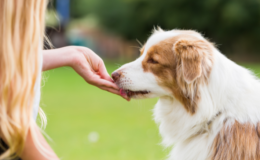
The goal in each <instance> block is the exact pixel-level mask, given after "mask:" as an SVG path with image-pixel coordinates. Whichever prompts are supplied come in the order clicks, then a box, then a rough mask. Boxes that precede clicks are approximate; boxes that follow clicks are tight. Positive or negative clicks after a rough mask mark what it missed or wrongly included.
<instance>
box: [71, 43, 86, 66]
mask: <svg viewBox="0 0 260 160" xmlns="http://www.w3.org/2000/svg"><path fill="white" fill-rule="evenodd" d="M68 54H69V56H68V60H69V61H68V66H70V67H72V68H76V67H77V66H79V65H81V64H82V60H83V59H84V55H83V54H82V50H81V49H80V47H69V49H68Z"/></svg>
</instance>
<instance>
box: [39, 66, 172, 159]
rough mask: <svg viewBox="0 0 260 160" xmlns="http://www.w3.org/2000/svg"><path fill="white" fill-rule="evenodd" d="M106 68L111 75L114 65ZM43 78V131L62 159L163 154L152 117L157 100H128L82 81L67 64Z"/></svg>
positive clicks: (149, 157)
mask: <svg viewBox="0 0 260 160" xmlns="http://www.w3.org/2000/svg"><path fill="white" fill-rule="evenodd" d="M106 66H107V69H108V71H109V73H111V72H112V71H113V70H115V69H116V68H117V66H118V65H116V64H113V63H109V64H106ZM43 77H44V79H45V80H44V81H45V82H43V87H42V100H41V107H42V108H43V109H44V111H45V113H46V115H47V118H48V125H47V128H46V133H47V134H48V135H49V136H50V137H51V138H52V141H51V142H50V144H51V146H52V147H53V149H54V150H55V152H56V153H57V154H58V156H59V157H61V158H62V159H63V160H71V159H77V160H83V159H84V160H85V159H90V160H144V159H145V160H146V159H147V160H148V159H149V160H158V159H164V158H165V156H166V155H167V152H166V151H165V150H164V149H163V148H162V147H161V146H160V144H159V143H160V140H161V138H160V136H159V133H158V128H157V126H156V124H155V123H154V121H153V117H152V108H153V106H154V104H155V103H156V99H148V100H132V101H131V102H127V101H126V100H124V99H122V98H121V97H119V96H116V95H113V94H111V93H108V92H105V91H102V90H100V89H98V88H96V87H93V86H91V85H89V84H87V83H86V82H85V81H84V80H83V79H82V78H81V77H79V76H78V75H77V74H76V73H75V72H74V71H73V70H72V69H71V68H59V69H55V70H51V71H48V72H46V73H44V76H43ZM91 135H92V139H91V138H90V137H89V136H91ZM93 135H94V140H93ZM95 136H96V137H95ZM97 136H98V138H97ZM95 139H98V140H97V141H96V142H95Z"/></svg>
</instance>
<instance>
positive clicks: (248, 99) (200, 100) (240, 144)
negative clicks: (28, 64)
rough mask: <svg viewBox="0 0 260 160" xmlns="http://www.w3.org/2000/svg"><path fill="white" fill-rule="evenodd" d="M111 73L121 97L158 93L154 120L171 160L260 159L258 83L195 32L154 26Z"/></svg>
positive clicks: (253, 76)
mask: <svg viewBox="0 0 260 160" xmlns="http://www.w3.org/2000/svg"><path fill="white" fill-rule="evenodd" d="M140 52H141V55H140V57H139V58H138V59H136V60H135V61H133V62H131V63H127V64H125V65H123V66H122V67H120V68H119V69H117V70H116V71H114V72H113V73H112V78H113V79H114V81H115V83H116V84H117V85H118V86H119V88H120V94H121V95H127V96H128V97H129V98H135V99H143V98H154V97H159V100H158V102H157V104H156V105H155V108H154V110H153V111H154V119H155V121H156V122H157V123H158V124H159V131H160V134H161V136H162V144H163V145H164V146H166V147H172V150H171V152H170V154H169V156H168V159H169V160H257V159H260V123H259V122H260V97H259V96H260V81H259V79H258V78H257V77H256V76H255V75H254V74H253V73H252V72H251V71H249V70H248V69H245V68H243V67H241V66H239V65H237V64H236V63H234V62H232V61H231V60H229V59H228V58H227V57H225V56H224V55H223V54H222V53H221V52H220V51H219V50H218V49H217V48H216V47H215V45H214V44H213V43H211V42H210V41H209V40H207V39H206V38H204V37H203V36H202V35H201V34H200V33H198V32H196V31H192V30H170V31H164V30H162V29H160V28H159V29H155V30H154V31H153V33H152V35H151V36H150V37H149V39H148V40H147V42H146V43H145V44H144V46H143V47H142V49H141V50H140Z"/></svg>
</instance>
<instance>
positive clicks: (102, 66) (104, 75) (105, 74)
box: [98, 62, 114, 82]
mask: <svg viewBox="0 0 260 160" xmlns="http://www.w3.org/2000/svg"><path fill="white" fill-rule="evenodd" d="M98 70H99V74H100V76H101V78H103V79H105V80H108V81H110V82H114V81H113V79H112V78H111V77H110V76H109V74H108V72H107V69H106V67H105V64H104V63H103V62H101V63H100V64H99V69H98Z"/></svg>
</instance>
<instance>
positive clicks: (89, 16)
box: [41, 0, 260, 160]
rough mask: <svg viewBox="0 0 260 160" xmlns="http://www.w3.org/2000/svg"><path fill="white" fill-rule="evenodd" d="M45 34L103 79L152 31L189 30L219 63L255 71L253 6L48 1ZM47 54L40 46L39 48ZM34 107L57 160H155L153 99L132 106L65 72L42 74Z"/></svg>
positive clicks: (165, 0) (158, 150)
mask: <svg viewBox="0 0 260 160" xmlns="http://www.w3.org/2000/svg"><path fill="white" fill-rule="evenodd" d="M46 26H47V27H46V32H47V35H48V37H49V38H50V40H51V42H52V43H53V45H54V47H55V48H60V47H63V46H67V45H78V46H85V47H89V48H91V49H92V50H94V51H95V52H96V53H97V54H98V55H99V56H100V57H102V58H103V59H104V61H105V64H106V67H107V69H108V72H109V73H110V74H111V72H112V71H113V70H115V69H117V68H118V67H120V66H121V65H122V64H124V63H126V62H129V61H132V60H134V59H136V58H137V57H138V56H139V48H140V47H141V45H140V44H143V43H145V40H146V39H147V38H148V37H149V35H150V34H151V31H152V29H153V28H154V27H157V26H160V27H161V28H162V29H165V30H171V29H176V28H177V29H193V30H197V31H199V32H200V33H202V34H203V35H204V36H206V37H207V38H208V39H209V40H210V41H212V42H214V43H215V44H216V45H217V47H218V48H219V49H220V50H221V51H222V53H224V54H225V55H226V56H227V57H229V58H230V59H232V60H233V61H235V62H237V63H239V64H241V65H243V66H245V67H247V68H249V69H251V70H253V71H254V72H255V73H256V74H258V73H259V71H260V65H259V61H260V45H259V42H260V1H259V0H199V1H198V0H197V1H194V0H160V1H159V0H51V1H50V3H49V6H48V12H47V14H46ZM46 47H47V48H48V46H46ZM43 77H44V78H43V87H42V102H41V106H42V107H43V109H44V110H45V112H46V114H47V117H48V120H49V124H48V126H47V129H46V133H47V134H48V135H49V136H50V137H51V138H52V141H50V144H51V145H52V146H53V148H54V150H55V151H56V152H57V154H58V155H59V156H60V157H61V158H62V159H65V160H67V159H68V160H69V159H79V160H81V159H91V160H99V159H100V160H101V159H102V160H110V159H111V160H139V159H140V160H146V159H147V160H153V159H154V160H158V159H165V158H166V157H167V153H168V150H166V149H164V148H163V147H161V146H160V140H161V138H160V136H159V133H158V127H157V125H156V124H155V123H154V122H153V119H152V108H153V106H154V104H155V103H156V100H157V99H151V100H138V101H135V100H132V101H131V102H126V101H125V100H123V99H122V98H120V97H117V96H115V95H112V94H110V93H107V92H104V91H101V90H99V89H97V88H95V87H93V86H90V85H88V84H87V83H86V82H84V80H83V79H82V78H80V77H79V76H78V75H77V74H76V73H74V71H73V70H72V69H71V68H66V67H63V68H59V69H55V70H51V71H48V72H45V73H44V76H43Z"/></svg>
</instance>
